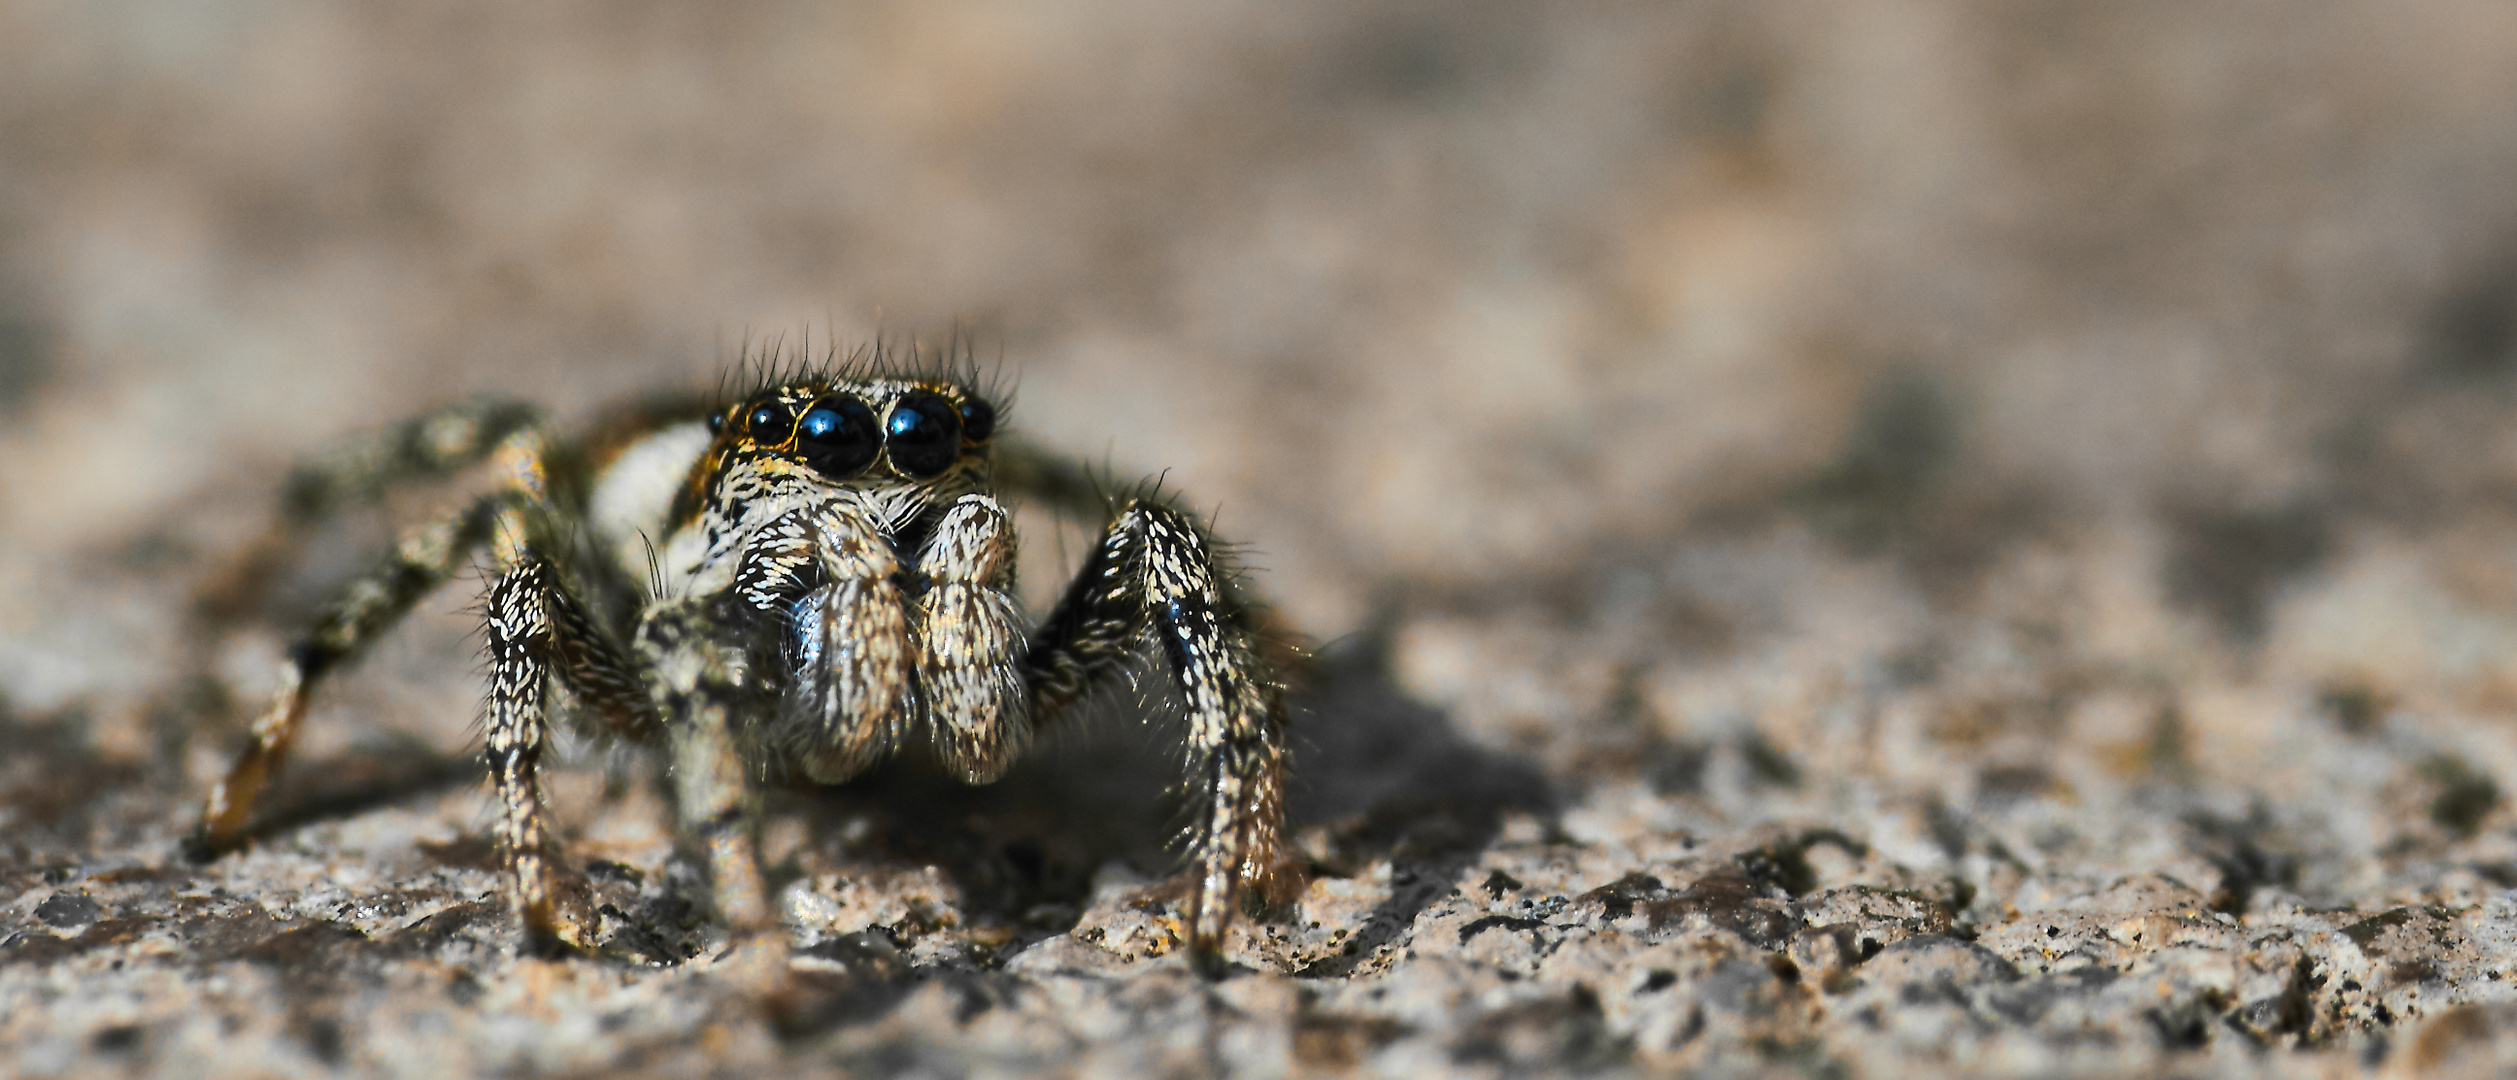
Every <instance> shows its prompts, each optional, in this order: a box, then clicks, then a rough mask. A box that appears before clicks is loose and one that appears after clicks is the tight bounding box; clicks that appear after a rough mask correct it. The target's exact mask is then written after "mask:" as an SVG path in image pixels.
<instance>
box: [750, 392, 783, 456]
mask: <svg viewBox="0 0 2517 1080" xmlns="http://www.w3.org/2000/svg"><path fill="white" fill-rule="evenodd" d="M743 434H745V435H748V436H750V437H751V440H752V441H753V442H755V443H758V444H760V445H762V446H784V445H786V441H787V439H788V437H789V436H792V435H794V434H795V414H794V413H793V412H790V411H788V409H787V403H786V402H783V401H764V402H761V403H760V404H758V405H754V406H752V411H751V415H750V416H748V417H746V418H745V419H744V421H743Z"/></svg>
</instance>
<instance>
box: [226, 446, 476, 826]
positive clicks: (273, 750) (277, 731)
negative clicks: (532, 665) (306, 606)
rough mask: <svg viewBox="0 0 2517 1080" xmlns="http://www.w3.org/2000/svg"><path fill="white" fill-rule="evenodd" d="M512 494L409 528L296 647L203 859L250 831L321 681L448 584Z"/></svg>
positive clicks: (233, 779) (238, 767) (236, 771)
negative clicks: (266, 788) (255, 810)
mask: <svg viewBox="0 0 2517 1080" xmlns="http://www.w3.org/2000/svg"><path fill="white" fill-rule="evenodd" d="M506 500H507V496H506V495H505V494H503V493H502V494H498V495H491V496H487V497H484V498H482V499H480V500H479V501H477V502H474V503H473V504H471V505H470V506H466V507H464V508H463V509H461V510H458V511H456V512H454V513H452V514H449V515H447V516H445V517H442V518H439V519H437V520H435V521H432V522H429V523H428V524H426V525H423V526H421V527H420V528H418V529H415V530H412V531H411V532H409V533H407V534H405V535H404V536H403V537H402V539H401V541H400V542H399V543H397V544H395V545H394V549H393V554H392V555H390V556H388V557H387V558H386V559H385V561H384V562H383V564H382V565H380V566H378V567H376V568H375V569H374V570H372V571H370V572H368V573H367V574H366V575H365V576H364V577H361V578H359V579H358V580H356V581H353V582H351V583H350V585H349V587H348V589H346V590H345V591H343V593H342V594H341V596H340V597H339V598H337V599H335V600H334V601H333V602H332V604H331V605H330V606H329V607H328V608H326V609H325V611H324V612H323V614H322V615H320V616H318V617H317V618H316V620H315V623H314V625H313V626H312V627H310V628H309V629H307V631H306V632H305V633H304V634H303V635H302V636H300V637H299V638H298V639H297V641H296V642H295V644H293V645H292V646H291V647H290V648H289V652H288V659H287V660H286V661H285V662H284V663H283V665H282V666H281V669H280V690H279V693H278V695H277V696H276V698H275V699H274V700H273V702H272V704H271V707H270V708H269V709H268V710H267V711H265V712H264V713H263V714H262V716H261V718H260V719H258V720H256V721H254V725H253V742H252V744H251V745H250V746H248V747H247V748H246V750H245V752H244V754H243V755H242V756H240V757H238V758H237V760H236V764H235V765H234V766H232V767H231V768H229V770H228V773H227V776H226V777H225V778H223V779H221V780H220V781H219V782H218V783H217V784H216V785H214V786H213V787H211V789H210V797H209V801H208V802H207V804H206V805H204V807H203V808H202V811H201V824H200V827H199V828H197V829H196V830H194V832H193V835H192V837H191V838H190V839H189V840H188V841H187V842H186V845H185V849H186V852H187V853H188V854H189V855H191V856H192V857H193V858H194V859H196V860H208V859H212V858H216V857H217V856H219V855H220V854H223V853H225V852H227V851H229V850H231V849H233V848H234V847H235V846H236V845H237V844H238V842H239V841H240V840H242V838H243V836H244V829H245V821H246V819H247V818H248V817H249V816H251V814H252V812H253V804H254V800H255V799H256V798H257V797H258V796H260V795H261V793H262V789H263V787H264V786H265V785H266V784H268V783H269V782H270V779H271V777H272V775H273V774H275V773H277V772H278V771H279V768H280V765H281V763H282V762H283V761H285V760H286V759H287V757H288V748H289V744H290V743H292V742H294V741H295V740H296V738H297V726H298V724H299V722H300V721H302V720H304V719H305V715H306V695H307V694H309V693H310V692H312V691H313V690H314V686H315V683H316V682H317V681H318V680H320V679H322V678H323V677H324V676H325V675H326V674H328V673H330V672H331V671H333V670H334V669H336V668H338V667H340V666H341V665H342V664H344V663H347V662H348V661H350V660H353V659H355V658H357V657H358V656H359V655H360V654H361V653H364V652H365V651H366V650H367V647H368V645H369V644H371V643H372V642H373V641H374V640H375V638H376V636H377V635H378V634H380V633H382V632H383V631H385V630H386V629H388V628H390V627H391V626H393V624H394V623H396V622H399V621H401V619H402V616H403V615H405V614H407V613H408V612H409V611H410V609H411V605H413V604H415V603H418V602H419V599H420V597H423V596H426V595H428V594H429V593H430V592H432V591H434V590H435V589H436V588H437V586H439V585H441V584H444V583H445V581H446V579H447V578H448V577H450V576H452V575H453V573H454V571H455V569H456V568H457V567H459V566H461V565H462V564H463V561H464V560H465V559H467V558H469V557H470V556H471V553H472V552H473V550H474V549H476V548H478V547H479V546H480V545H481V543H482V542H483V541H485V540H487V539H488V538H489V535H490V531H491V528H492V526H493V524H494V523H495V522H496V521H497V519H498V516H499V512H500V510H501V509H502V508H503V507H504V505H505V503H506Z"/></svg>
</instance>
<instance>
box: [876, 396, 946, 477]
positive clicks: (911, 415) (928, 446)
mask: <svg viewBox="0 0 2517 1080" xmlns="http://www.w3.org/2000/svg"><path fill="white" fill-rule="evenodd" d="M883 445H884V446H885V447H887V448H889V449H890V450H891V467H892V468H895V469H898V470H900V472H901V474H902V475H904V476H917V477H926V476H937V475H941V474H942V473H943V471H944V470H946V469H949V468H952V467H953V462H954V461H955V460H957V459H959V458H960V457H961V415H960V414H959V413H956V412H954V411H953V403H952V402H950V401H947V400H945V398H944V396H943V395H942V394H935V393H929V392H927V391H924V390H919V391H914V392H912V393H910V394H909V395H908V396H906V397H903V398H901V399H900V403H899V404H897V405H894V406H892V407H891V418H890V419H888V420H886V421H884V422H883Z"/></svg>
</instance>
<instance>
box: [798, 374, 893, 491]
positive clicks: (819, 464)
mask: <svg viewBox="0 0 2517 1080" xmlns="http://www.w3.org/2000/svg"><path fill="white" fill-rule="evenodd" d="M795 446H796V449H797V450H800V451H802V452H803V454H804V463H805V464H807V465H810V466H812V467H813V471H814V472H818V473H820V474H822V475H823V476H827V477H830V478H832V479H844V478H846V477H850V476H855V475H856V474H858V473H860V472H864V471H865V467H866V466H868V465H871V464H873V463H874V454H875V452H876V451H878V450H881V449H882V439H881V437H880V436H879V435H878V434H877V431H876V425H875V423H874V410H872V409H870V408H867V407H866V405H865V403H864V402H862V401H859V400H857V399H856V398H854V397H851V396H849V395H846V394H835V395H832V396H830V397H826V398H823V399H821V400H820V401H816V402H814V403H813V407H812V408H811V409H809V410H807V411H806V412H805V413H804V418H803V419H802V420H799V421H797V422H796V425H795Z"/></svg>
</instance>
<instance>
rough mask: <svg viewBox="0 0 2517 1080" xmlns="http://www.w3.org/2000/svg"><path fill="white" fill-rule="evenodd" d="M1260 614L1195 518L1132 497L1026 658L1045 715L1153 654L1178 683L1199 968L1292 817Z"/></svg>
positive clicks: (1207, 962) (1274, 854) (1211, 959)
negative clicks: (1238, 591)
mask: <svg viewBox="0 0 2517 1080" xmlns="http://www.w3.org/2000/svg"><path fill="white" fill-rule="evenodd" d="M1255 622H1256V618H1255V613H1254V611H1253V609H1252V606H1251V605H1250V604H1249V603H1248V602H1246V601H1244V600H1242V599H1240V598H1239V597H1237V596H1236V595H1235V593H1234V589H1233V583H1232V581H1231V578H1230V575H1229V573H1228V572H1227V571H1226V570H1225V569H1224V567H1223V566H1222V564H1221V560H1220V559H1219V558H1218V557H1217V556H1216V554H1215V551H1214V545H1213V543H1212V542H1211V541H1210V540H1208V538H1207V536H1206V533H1205V530H1204V529H1202V528H1201V527H1200V526H1199V525H1198V522H1197V521H1196V519H1195V518H1193V517H1191V516H1190V515H1189V513H1188V512H1187V511H1185V510H1182V509H1180V508H1178V507H1175V506H1171V505H1168V504H1166V503H1162V502H1158V501H1154V500H1151V499H1138V500H1134V501H1132V502H1130V503H1128V504H1127V505H1126V506H1124V507H1122V508H1120V510H1119V513H1118V515H1117V517H1116V518H1114V519H1113V520H1112V521H1111V522H1110V524H1109V526H1108V527H1107V528H1106V529H1105V530H1104V531H1103V533H1102V538H1101V543H1100V544H1099V545H1098V546H1097V547H1095V548H1094V549H1093V553H1092V556H1091V558H1089V559H1088V560H1087V561H1086V562H1085V564H1084V568H1083V570H1082V571H1081V572H1080V573H1078V575H1077V576H1076V579H1075V583H1074V585H1073V586H1071V587H1070V588H1069V589H1068V591H1067V594H1066V598H1065V599H1064V600H1063V601H1061V602H1060V603H1059V605H1058V608H1057V610H1056V611H1055V612H1053V613H1051V614H1050V616H1049V620H1048V622H1047V623H1046V624H1045V625H1044V626H1042V628H1041V630H1040V633H1039V636H1038V637H1037V639H1036V640H1035V641H1034V642H1033V644H1032V648H1031V653H1030V656H1029V657H1028V659H1027V667H1028V669H1029V670H1028V674H1029V677H1030V681H1031V686H1032V705H1033V709H1034V713H1035V715H1036V716H1038V717H1040V718H1041V719H1042V721H1043V722H1045V721H1046V720H1047V719H1048V718H1050V717H1052V716H1054V715H1056V714H1057V713H1059V712H1062V711H1063V710H1065V709H1068V708H1071V707H1073V706H1074V705H1075V704H1076V703H1077V702H1078V701H1080V700H1081V699H1082V698H1083V697H1084V696H1085V695H1086V694H1088V693H1090V692H1091V690H1092V689H1093V687H1094V686H1095V685H1096V684H1099V683H1103V682H1106V681H1107V680H1109V679H1111V678H1114V677H1118V676H1120V675H1122V674H1123V673H1124V672H1125V671H1126V670H1127V667H1128V665H1129V664H1130V663H1131V662H1132V661H1133V660H1134V658H1135V657H1137V656H1138V655H1140V654H1142V653H1143V652H1147V651H1150V652H1151V653H1153V654H1154V656H1156V657H1157V658H1158V659H1159V661H1160V663H1161V665H1162V667H1163V669H1164V670H1165V672H1166V673H1167V674H1168V675H1169V677H1170V679H1171V681H1172V684H1173V685H1174V686H1175V687H1176V688H1177V689H1178V691H1179V695H1180V700H1181V702H1182V703H1183V704H1184V705H1185V707H1186V710H1187V713H1188V716H1187V719H1188V748H1189V761H1188V776H1187V778H1186V785H1187V787H1188V793H1189V796H1190V798H1191V800H1192V803H1191V815H1192V817H1191V822H1190V825H1189V842H1190V845H1191V848H1192V855H1193V857H1194V859H1195V860H1196V868H1195V871H1194V872H1195V874H1196V878H1195V881H1194V884H1193V888H1192V891H1191V893H1190V900H1189V947H1190V951H1191V957H1192V959H1193V960H1195V961H1196V962H1198V963H1199V964H1200V965H1202V966H1209V967H1211V966H1212V965H1213V964H1215V962H1216V961H1217V958H1218V957H1217V954H1218V951H1219V950H1220V949H1221V948H1222V945H1223V937H1224V931H1225V930H1226V929H1227V928H1228V927H1230V925H1231V923H1232V917H1233V914H1234V911H1235V909H1236V908H1238V907H1239V900H1240V896H1241V889H1242V888H1243V887H1244V886H1256V885H1259V884H1262V883H1263V882H1265V881H1266V880H1267V879H1268V878H1269V877H1270V875H1272V874H1273V873H1274V872H1275V869H1276V866H1277V862H1278V859H1279V852H1278V841H1279V835H1280V833H1281V832H1282V830H1283V827H1284V804H1285V798H1284V793H1285V718H1284V704H1283V687H1282V686H1281V685H1280V684H1279V683H1278V681H1277V677H1276V673H1275V672H1274V671H1273V670H1271V668H1270V665H1269V663H1268V661H1267V660H1266V659H1265V656H1266V654H1265V651H1264V650H1263V649H1262V648H1261V643H1260V641H1259V639H1258V635H1257V633H1256V630H1255V629H1254V623H1255Z"/></svg>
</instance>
